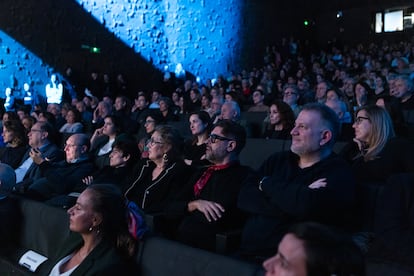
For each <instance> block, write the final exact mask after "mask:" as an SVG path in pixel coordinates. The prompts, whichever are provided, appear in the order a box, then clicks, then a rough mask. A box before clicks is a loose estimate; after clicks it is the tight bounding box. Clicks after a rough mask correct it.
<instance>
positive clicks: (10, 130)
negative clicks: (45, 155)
mask: <svg viewBox="0 0 414 276" xmlns="http://www.w3.org/2000/svg"><path fill="white" fill-rule="evenodd" d="M2 136H3V140H4V142H5V143H9V144H12V145H15V146H23V145H26V143H27V136H26V131H25V128H24V126H23V124H22V123H21V122H20V121H18V120H13V121H5V122H3V133H2Z"/></svg>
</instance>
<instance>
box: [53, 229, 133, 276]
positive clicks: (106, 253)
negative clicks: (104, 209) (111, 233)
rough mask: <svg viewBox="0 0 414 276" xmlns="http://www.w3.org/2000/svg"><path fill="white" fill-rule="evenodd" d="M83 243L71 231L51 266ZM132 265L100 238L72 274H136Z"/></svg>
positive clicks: (78, 275)
mask: <svg viewBox="0 0 414 276" xmlns="http://www.w3.org/2000/svg"><path fill="white" fill-rule="evenodd" d="M82 245H83V240H82V238H81V236H80V235H78V234H75V233H73V234H72V235H71V236H70V238H69V239H68V240H67V242H66V243H65V244H64V245H63V246H62V250H61V251H60V252H59V253H58V255H57V258H56V259H55V261H54V262H53V264H52V266H51V267H50V270H51V269H52V268H53V266H54V265H55V264H56V263H57V262H59V261H60V260H61V259H63V258H64V257H66V256H68V255H70V254H72V253H73V252H74V251H76V250H77V249H79V248H80V247H81V246H82ZM132 273H133V270H132V265H131V264H130V263H129V262H128V261H127V260H126V259H124V258H123V257H122V256H121V255H120V253H119V252H118V251H117V250H116V248H114V247H113V246H112V245H111V244H110V243H109V242H108V241H106V240H102V241H101V242H100V243H99V244H98V245H97V246H96V247H95V248H94V249H93V250H92V251H91V253H89V255H88V256H87V257H86V258H85V259H84V260H83V262H82V263H80V264H79V266H78V267H77V268H76V269H75V270H74V271H73V272H72V274H71V275H72V276H81V275H88V276H91V275H99V276H101V275H108V276H109V275H111V276H112V275H136V274H132Z"/></svg>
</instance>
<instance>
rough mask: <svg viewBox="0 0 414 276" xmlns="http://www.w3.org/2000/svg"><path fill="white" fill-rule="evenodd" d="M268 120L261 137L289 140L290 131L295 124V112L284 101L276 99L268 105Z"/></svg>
mask: <svg viewBox="0 0 414 276" xmlns="http://www.w3.org/2000/svg"><path fill="white" fill-rule="evenodd" d="M266 120H267V119H266ZM268 122H269V124H268V126H267V127H266V129H265V131H264V134H263V138H266V139H283V140H289V139H290V138H291V136H290V131H291V130H292V128H293V126H294V124H295V114H294V113H293V111H292V109H291V108H290V106H289V105H288V104H287V103H286V102H282V101H279V100H276V101H274V102H273V103H272V104H271V105H270V113H269V118H268Z"/></svg>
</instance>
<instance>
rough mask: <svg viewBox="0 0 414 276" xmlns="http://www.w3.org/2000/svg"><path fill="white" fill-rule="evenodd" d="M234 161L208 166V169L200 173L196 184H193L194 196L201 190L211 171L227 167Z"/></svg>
mask: <svg viewBox="0 0 414 276" xmlns="http://www.w3.org/2000/svg"><path fill="white" fill-rule="evenodd" d="M235 163H237V162H230V163H227V164H224V165H213V166H210V167H208V169H207V170H206V171H205V172H204V173H203V174H202V175H201V177H200V179H198V180H197V182H196V184H194V195H195V196H196V197H197V196H199V195H200V193H201V190H202V189H203V188H204V186H206V184H207V182H208V180H209V179H210V177H211V175H212V174H213V172H215V171H220V170H224V169H227V168H228V167H230V166H232V165H234V164H235Z"/></svg>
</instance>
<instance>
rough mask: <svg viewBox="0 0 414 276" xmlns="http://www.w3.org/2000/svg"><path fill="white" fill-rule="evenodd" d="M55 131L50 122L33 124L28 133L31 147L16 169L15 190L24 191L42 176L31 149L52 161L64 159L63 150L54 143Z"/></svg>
mask: <svg viewBox="0 0 414 276" xmlns="http://www.w3.org/2000/svg"><path fill="white" fill-rule="evenodd" d="M55 132H56V131H55V130H54V128H53V126H52V125H51V124H50V123H48V122H37V123H35V124H34V125H33V126H32V128H31V129H30V132H29V133H28V135H27V136H28V138H29V146H30V148H29V149H28V150H27V152H26V153H25V155H24V156H23V158H22V161H21V163H20V165H19V167H18V168H17V169H16V170H15V173H16V183H17V185H16V186H15V187H14V189H13V190H14V191H15V192H20V193H24V192H25V190H26V188H27V187H28V186H29V185H30V184H32V183H33V181H34V180H36V179H39V178H40V177H42V173H41V171H40V168H39V166H38V165H37V164H36V163H34V162H33V159H32V158H31V157H30V152H31V151H37V152H38V153H39V155H40V156H41V157H42V158H43V159H46V160H49V161H50V162H58V161H61V160H63V157H64V155H63V151H62V150H61V149H59V148H58V146H56V145H55V144H54V143H53V140H54V139H53V134H54V133H55Z"/></svg>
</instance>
